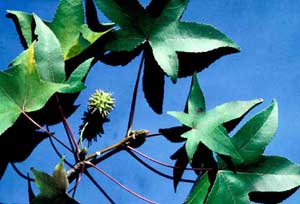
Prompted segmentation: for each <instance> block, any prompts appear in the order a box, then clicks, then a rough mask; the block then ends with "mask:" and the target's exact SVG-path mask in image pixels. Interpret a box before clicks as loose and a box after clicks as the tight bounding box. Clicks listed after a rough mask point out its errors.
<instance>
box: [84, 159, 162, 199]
mask: <svg viewBox="0 0 300 204" xmlns="http://www.w3.org/2000/svg"><path fill="white" fill-rule="evenodd" d="M85 163H86V164H87V165H90V166H92V167H94V168H95V169H97V170H98V171H99V172H101V173H102V174H103V175H104V176H106V177H107V178H109V179H110V180H111V181H112V182H114V183H115V184H117V185H119V186H120V187H121V188H123V189H125V190H126V191H127V192H128V193H130V194H132V195H134V196H136V197H138V198H140V199H142V200H143V201H145V202H148V203H151V204H158V203H157V202H155V201H152V200H150V199H148V198H145V197H143V196H141V195H140V194H138V193H136V192H134V191H133V190H131V189H129V188H128V187H126V186H125V185H123V184H122V183H120V182H119V181H117V180H116V179H115V178H113V177H112V176H111V175H109V174H108V173H106V172H105V171H104V170H102V169H100V168H99V167H97V166H96V165H94V164H92V163H91V162H85Z"/></svg>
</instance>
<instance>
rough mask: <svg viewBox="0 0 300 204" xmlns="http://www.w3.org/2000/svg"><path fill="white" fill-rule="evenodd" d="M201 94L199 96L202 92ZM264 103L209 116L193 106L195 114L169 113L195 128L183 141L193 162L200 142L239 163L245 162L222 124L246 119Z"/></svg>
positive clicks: (235, 105) (227, 107) (228, 107)
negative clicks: (241, 118)
mask: <svg viewBox="0 0 300 204" xmlns="http://www.w3.org/2000/svg"><path fill="white" fill-rule="evenodd" d="M192 89H193V87H192ZM195 90H197V89H195ZM197 92H199V90H198V91H197ZM192 93H193V92H192ZM199 93H200V92H199ZM200 99H201V97H200ZM193 100H194V98H193V97H190V100H189V101H190V103H188V104H192V105H193V104H197V103H196V102H195V101H193ZM201 101H202V99H201V100H200V103H199V104H202V103H203V102H201ZM261 102H262V100H261V99H256V100H251V101H235V102H230V103H225V104H223V105H220V106H217V107H215V108H214V109H212V110H209V111H207V112H201V111H200V112H199V111H198V107H197V106H191V107H197V108H189V110H190V111H191V112H189V113H184V112H168V114H169V115H172V116H173V117H175V118H176V119H177V120H179V121H180V122H181V123H182V124H183V125H186V126H188V127H190V128H192V130H190V131H188V132H186V133H184V134H183V135H182V137H184V138H187V142H186V151H187V153H188V157H189V159H190V160H192V158H193V155H194V153H195V151H196V150H197V147H198V145H199V143H200V142H202V143H203V144H205V145H206V146H207V147H208V148H209V149H211V150H212V151H214V152H216V153H219V154H223V155H228V156H231V157H233V158H235V159H237V160H241V159H242V158H241V156H240V154H239V152H238V151H237V149H236V147H235V146H234V145H233V144H232V142H231V139H230V137H229V135H228V133H227V131H226V130H225V129H224V127H222V124H223V123H225V122H228V121H232V120H235V119H237V118H240V117H242V116H243V115H244V114H246V113H247V112H248V111H249V110H251V109H252V108H253V107H255V106H256V105H257V104H259V103H261ZM202 106H203V105H202ZM194 111H196V112H194Z"/></svg>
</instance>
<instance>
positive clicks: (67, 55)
mask: <svg viewBox="0 0 300 204" xmlns="http://www.w3.org/2000/svg"><path fill="white" fill-rule="evenodd" d="M7 17H9V18H12V19H13V21H14V23H15V25H16V28H17V30H18V34H19V36H20V39H21V41H22V43H23V45H24V47H25V48H27V47H28V46H29V45H30V44H31V43H32V42H33V40H34V37H33V36H32V33H33V32H34V29H35V28H34V26H33V24H32V22H33V15H31V14H28V13H24V12H21V11H8V14H7ZM45 24H47V26H49V27H50V29H51V30H52V32H53V33H54V34H55V36H56V37H57V38H58V41H59V43H60V46H61V49H62V51H60V52H63V56H64V59H65V60H69V59H71V58H74V57H76V56H77V55H79V54H81V53H82V52H84V51H85V50H86V49H87V48H89V47H90V46H91V45H92V44H93V43H95V42H96V40H98V39H99V38H101V37H102V36H103V35H104V34H106V33H107V32H109V31H110V29H111V26H107V27H106V26H105V29H103V30H101V31H100V32H93V31H92V30H90V29H89V28H88V26H87V25H86V24H85V23H84V8H83V2H82V1H81V0H60V2H59V5H58V8H57V10H56V13H55V16H54V19H53V21H52V22H45ZM81 35H82V36H81ZM82 37H83V38H82ZM83 39H84V40H86V41H88V44H87V42H86V41H85V43H82V40H83ZM75 47H76V52H74V49H75ZM88 58H89V57H88ZM86 59H87V58H85V59H84V60H83V61H85V60H86Z"/></svg>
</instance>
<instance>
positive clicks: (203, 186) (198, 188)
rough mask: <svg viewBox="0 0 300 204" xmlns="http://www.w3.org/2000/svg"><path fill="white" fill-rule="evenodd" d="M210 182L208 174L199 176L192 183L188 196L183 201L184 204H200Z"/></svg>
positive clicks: (203, 199)
mask: <svg viewBox="0 0 300 204" xmlns="http://www.w3.org/2000/svg"><path fill="white" fill-rule="evenodd" d="M209 187H210V182H209V179H208V174H207V173H206V174H204V175H203V176H201V177H199V178H198V180H197V181H196V183H195V184H194V186H193V188H192V190H191V192H190V193H189V195H188V198H187V199H186V201H185V202H184V203H185V204H196V203H197V204H202V203H204V201H205V198H206V195H207V193H208V192H209Z"/></svg>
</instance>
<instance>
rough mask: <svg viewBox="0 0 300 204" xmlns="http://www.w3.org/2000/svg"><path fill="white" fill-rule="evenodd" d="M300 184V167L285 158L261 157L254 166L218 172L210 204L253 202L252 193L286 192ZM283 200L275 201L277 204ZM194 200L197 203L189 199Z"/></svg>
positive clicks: (208, 201)
mask: <svg viewBox="0 0 300 204" xmlns="http://www.w3.org/2000/svg"><path fill="white" fill-rule="evenodd" d="M299 186H300V167H299V166H298V165H296V164H294V163H292V162H291V161H289V160H287V159H285V158H282V157H262V158H261V159H260V160H259V161H258V162H257V163H255V165H252V166H247V167H245V168H244V169H239V170H238V171H237V172H236V173H234V172H232V171H227V170H221V171H219V172H218V174H217V178H216V181H215V182H214V186H213V187H212V189H211V192H210V194H209V196H208V199H207V202H206V203H207V204H215V203H239V204H248V203H250V200H249V196H248V194H249V193H250V192H278V193H279V192H283V191H288V190H291V189H294V188H296V187H299ZM278 202H281V201H275V202H274V203H278ZM190 203H194V202H190Z"/></svg>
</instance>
